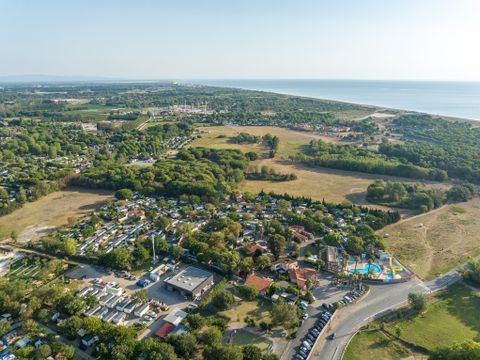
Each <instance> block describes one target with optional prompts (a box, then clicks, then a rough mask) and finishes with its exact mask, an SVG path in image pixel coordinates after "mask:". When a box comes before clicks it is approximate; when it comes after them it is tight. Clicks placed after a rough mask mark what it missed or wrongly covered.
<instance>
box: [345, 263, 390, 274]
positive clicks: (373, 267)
mask: <svg viewBox="0 0 480 360" xmlns="http://www.w3.org/2000/svg"><path fill="white" fill-rule="evenodd" d="M348 271H349V272H351V273H352V274H353V273H355V272H357V273H358V274H365V275H367V274H368V273H369V272H370V271H375V272H376V273H377V274H380V273H381V272H382V269H381V267H380V266H379V265H377V264H375V263H373V264H364V265H363V266H362V265H359V266H357V269H356V271H355V268H352V269H349V270H348Z"/></svg>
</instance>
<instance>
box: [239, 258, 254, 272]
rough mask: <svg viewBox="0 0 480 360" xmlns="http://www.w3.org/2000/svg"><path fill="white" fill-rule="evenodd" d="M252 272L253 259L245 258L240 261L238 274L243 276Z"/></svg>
mask: <svg viewBox="0 0 480 360" xmlns="http://www.w3.org/2000/svg"><path fill="white" fill-rule="evenodd" d="M252 270H253V258H252V257H250V256H247V257H245V258H243V259H242V261H241V262H240V272H241V273H243V274H248V273H249V272H250V271H252Z"/></svg>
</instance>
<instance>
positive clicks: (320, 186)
mask: <svg viewBox="0 0 480 360" xmlns="http://www.w3.org/2000/svg"><path fill="white" fill-rule="evenodd" d="M201 130H203V131H204V133H203V134H202V137H201V138H200V139H196V140H195V141H193V142H192V143H191V145H190V146H205V147H213V148H223V149H232V148H233V149H239V150H242V151H244V152H246V151H255V152H257V153H259V154H260V155H261V157H262V158H261V159H260V160H257V161H254V162H252V165H257V166H262V165H266V166H268V167H270V168H273V169H275V170H276V171H277V172H279V173H294V174H296V175H297V177H298V179H297V180H294V181H288V182H272V181H252V180H248V181H244V182H243V183H242V184H241V188H240V189H241V190H243V191H251V192H254V193H256V192H259V191H260V190H262V189H263V190H265V191H267V192H270V191H273V192H276V193H281V194H283V193H285V192H288V193H289V194H292V195H297V196H298V195H300V196H309V197H311V198H313V199H316V200H322V199H325V200H328V201H333V202H342V201H346V200H348V201H351V202H354V203H357V204H363V205H367V202H366V201H365V192H366V189H367V186H368V185H370V184H371V183H372V182H373V181H374V180H376V179H380V178H383V179H391V180H401V181H404V182H410V183H412V181H411V180H408V179H399V178H394V177H384V176H379V175H373V174H363V173H356V172H350V171H342V170H334V169H326V168H311V167H306V166H301V165H294V164H292V163H290V162H289V161H287V159H288V157H289V156H290V155H292V154H295V153H298V152H300V151H302V147H303V146H306V145H308V143H309V142H310V141H311V140H314V139H323V140H325V141H330V142H333V141H338V139H335V138H331V137H325V136H321V135H317V134H313V133H309V132H302V131H292V130H288V129H284V128H278V127H272V126H213V127H203V128H201ZM240 132H246V133H249V134H252V135H257V136H262V135H265V134H267V133H270V134H272V135H276V136H278V137H279V138H280V143H279V148H278V153H277V155H276V157H275V158H274V159H268V158H266V155H267V153H268V149H267V148H265V147H264V146H263V145H260V144H232V143H230V142H229V139H230V138H231V137H233V136H236V135H238V134H239V133H240ZM219 135H224V136H225V137H219ZM435 186H444V185H435ZM375 207H376V208H381V207H380V206H375ZM387 209H388V208H387ZM402 213H404V214H411V212H409V211H402Z"/></svg>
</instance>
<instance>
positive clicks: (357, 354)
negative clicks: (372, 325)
mask: <svg viewBox="0 0 480 360" xmlns="http://www.w3.org/2000/svg"><path fill="white" fill-rule="evenodd" d="M409 355H410V352H409V351H408V350H407V349H405V348H404V347H403V346H402V345H400V344H398V343H397V342H393V341H392V340H391V339H390V338H388V337H387V336H386V335H385V334H383V333H382V332H380V331H377V330H375V331H364V332H360V333H358V334H357V335H355V337H354V338H353V339H352V341H350V344H349V345H348V348H347V350H346V352H345V355H344V356H343V360H365V359H370V358H373V359H382V360H384V359H385V360H387V359H388V360H400V359H404V358H405V357H407V356H409Z"/></svg>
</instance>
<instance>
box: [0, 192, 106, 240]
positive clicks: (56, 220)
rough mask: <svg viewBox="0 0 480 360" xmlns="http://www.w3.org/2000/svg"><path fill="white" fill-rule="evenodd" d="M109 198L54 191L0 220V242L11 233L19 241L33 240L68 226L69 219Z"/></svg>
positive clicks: (86, 211) (92, 193)
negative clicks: (14, 233)
mask: <svg viewBox="0 0 480 360" xmlns="http://www.w3.org/2000/svg"><path fill="white" fill-rule="evenodd" d="M111 198H113V194H112V192H109V191H100V190H85V189H79V188H67V189H65V190H62V191H56V192H53V193H51V194H49V195H47V196H44V197H42V198H40V199H39V200H37V201H35V202H31V203H27V204H25V206H23V207H22V208H21V209H18V210H16V211H14V212H13V213H11V214H8V215H5V216H2V217H0V240H5V239H7V238H9V237H10V235H11V234H12V232H13V231H15V232H16V233H17V234H18V241H20V242H25V241H30V240H36V239H38V238H39V237H41V236H42V235H45V233H47V232H49V231H50V230H51V229H53V228H56V227H58V226H61V225H65V224H67V222H68V218H70V217H74V218H79V217H81V216H83V215H85V214H87V213H89V212H90V211H92V210H94V209H95V208H97V207H99V206H100V205H101V204H103V203H104V202H105V201H107V200H109V199H111Z"/></svg>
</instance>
